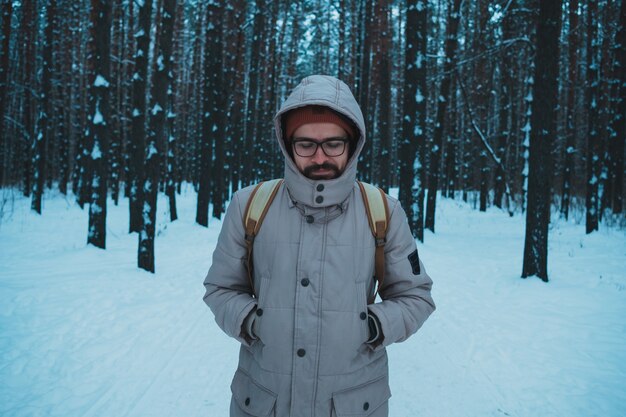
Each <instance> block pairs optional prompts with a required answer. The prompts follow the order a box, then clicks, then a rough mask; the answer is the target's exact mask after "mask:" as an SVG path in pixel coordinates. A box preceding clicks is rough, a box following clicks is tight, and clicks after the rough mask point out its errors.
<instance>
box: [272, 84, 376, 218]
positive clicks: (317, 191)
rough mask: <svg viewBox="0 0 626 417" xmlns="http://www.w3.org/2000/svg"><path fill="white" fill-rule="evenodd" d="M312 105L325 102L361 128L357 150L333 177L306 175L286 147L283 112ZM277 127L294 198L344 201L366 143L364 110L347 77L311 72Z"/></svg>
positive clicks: (310, 202) (315, 203) (317, 203)
mask: <svg viewBox="0 0 626 417" xmlns="http://www.w3.org/2000/svg"><path fill="white" fill-rule="evenodd" d="M310 105H318V106H325V107H328V108H330V109H332V110H334V111H336V112H338V113H341V114H342V115H344V116H345V117H347V118H348V119H350V120H351V121H352V122H353V123H354V125H355V126H356V127H357V128H358V132H359V137H358V139H357V145H356V147H355V149H354V153H353V154H352V155H351V157H350V159H349V160H348V163H347V164H346V167H345V168H344V171H343V172H342V173H341V175H340V176H339V177H337V178H334V179H332V180H312V179H310V178H307V177H305V176H304V175H303V174H302V173H301V172H300V170H299V169H298V167H297V166H296V164H295V162H294V161H293V159H292V158H291V156H290V155H289V153H288V152H287V149H286V145H285V138H284V137H283V134H284V132H283V124H282V117H283V115H284V114H285V113H287V112H289V111H290V110H293V109H295V108H298V107H305V106H310ZM274 127H275V129H276V138H277V140H278V144H279V146H280V149H281V150H282V152H283V155H284V156H285V185H286V186H287V189H288V190H289V194H290V196H291V198H292V199H294V200H296V201H297V202H299V203H303V204H306V205H307V206H310V207H328V206H332V205H337V204H340V203H342V202H343V201H344V200H345V199H346V198H347V197H348V195H349V194H350V192H352V189H353V187H354V182H355V180H356V167H357V161H358V159H359V155H360V153H361V150H362V149H363V146H364V145H365V121H364V120H363V113H362V112H361V108H360V107H359V105H358V103H357V101H356V99H355V98H354V96H353V95H352V92H351V91H350V88H349V87H348V86H347V85H346V84H345V83H344V82H343V81H341V80H338V79H337V78H335V77H331V76H329V75H311V76H308V77H306V78H304V79H303V80H302V81H301V82H300V84H298V86H297V87H296V88H295V89H294V90H293V91H292V93H291V94H290V95H289V97H287V99H286V100H285V102H284V103H283V105H282V106H281V108H280V110H279V111H278V112H277V113H276V116H275V117H274ZM320 184H322V185H323V187H322V186H320Z"/></svg>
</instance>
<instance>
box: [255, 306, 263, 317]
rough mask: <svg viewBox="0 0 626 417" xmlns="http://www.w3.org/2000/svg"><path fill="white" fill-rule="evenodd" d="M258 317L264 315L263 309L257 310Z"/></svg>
mask: <svg viewBox="0 0 626 417" xmlns="http://www.w3.org/2000/svg"><path fill="white" fill-rule="evenodd" d="M256 315H257V316H262V315H263V309H262V308H257V309H256Z"/></svg>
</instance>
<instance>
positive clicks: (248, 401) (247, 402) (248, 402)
mask: <svg viewBox="0 0 626 417" xmlns="http://www.w3.org/2000/svg"><path fill="white" fill-rule="evenodd" d="M243 403H244V404H245V405H250V397H248V398H246V400H245V401H244V402H243Z"/></svg>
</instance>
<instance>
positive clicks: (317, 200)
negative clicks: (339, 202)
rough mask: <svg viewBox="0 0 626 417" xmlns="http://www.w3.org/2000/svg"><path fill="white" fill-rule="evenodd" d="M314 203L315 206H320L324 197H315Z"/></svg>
mask: <svg viewBox="0 0 626 417" xmlns="http://www.w3.org/2000/svg"><path fill="white" fill-rule="evenodd" d="M315 202H316V203H317V204H322V203H323V202H324V197H322V196H321V195H318V196H317V197H315Z"/></svg>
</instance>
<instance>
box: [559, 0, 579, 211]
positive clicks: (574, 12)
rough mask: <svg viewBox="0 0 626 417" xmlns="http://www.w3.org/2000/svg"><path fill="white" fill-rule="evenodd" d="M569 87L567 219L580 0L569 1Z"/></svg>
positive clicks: (565, 169) (564, 196)
mask: <svg viewBox="0 0 626 417" xmlns="http://www.w3.org/2000/svg"><path fill="white" fill-rule="evenodd" d="M569 30H570V33H569V42H568V44H569V57H568V58H569V71H568V81H569V86H568V87H569V89H568V92H567V115H566V120H565V128H566V131H565V137H566V144H565V155H564V163H563V191H562V193H561V216H563V218H565V220H567V219H568V217H569V205H570V201H571V195H572V185H571V184H572V169H573V167H574V152H576V148H575V146H576V118H575V115H574V112H575V109H576V85H577V84H578V79H577V78H578V75H577V74H578V46H579V45H578V36H577V34H576V31H577V30H578V0H570V3H569Z"/></svg>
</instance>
